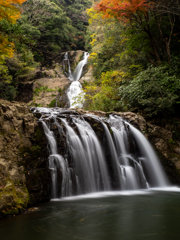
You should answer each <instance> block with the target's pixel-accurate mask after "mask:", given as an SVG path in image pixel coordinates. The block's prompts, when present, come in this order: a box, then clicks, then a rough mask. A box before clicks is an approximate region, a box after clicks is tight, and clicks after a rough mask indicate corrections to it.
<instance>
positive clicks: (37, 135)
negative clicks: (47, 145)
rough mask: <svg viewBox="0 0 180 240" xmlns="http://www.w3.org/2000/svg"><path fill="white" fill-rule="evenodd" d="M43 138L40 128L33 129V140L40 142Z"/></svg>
mask: <svg viewBox="0 0 180 240" xmlns="http://www.w3.org/2000/svg"><path fill="white" fill-rule="evenodd" d="M43 138H44V133H43V131H42V129H40V128H39V127H38V128H36V130H35V140H36V141H37V142H41V141H42V139H43Z"/></svg>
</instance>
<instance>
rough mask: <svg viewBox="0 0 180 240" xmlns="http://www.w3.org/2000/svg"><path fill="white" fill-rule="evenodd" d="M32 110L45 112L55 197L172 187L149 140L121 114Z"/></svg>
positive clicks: (58, 109) (43, 121)
mask: <svg viewBox="0 0 180 240" xmlns="http://www.w3.org/2000/svg"><path fill="white" fill-rule="evenodd" d="M34 109H35V110H34V111H35V112H41V113H42V117H41V118H40V121H41V122H42V124H43V128H44V132H45V135H46V137H47V140H48V144H49V152H50V155H49V168H50V170H51V178H52V199H57V198H59V197H68V196H73V195H81V194H87V193H95V192H102V191H104V192H107V191H114V190H116V191H120V190H121V191H123V192H124V191H125V192H128V193H129V192H133V193H132V194H134V192H137V191H139V190H141V191H142V190H143V189H149V190H150V189H152V188H153V189H154V188H159V187H161V188H162V187H163V189H164V187H167V186H169V182H168V180H167V178H166V175H165V173H164V170H163V168H162V167H161V164H160V161H159V159H158V157H157V156H156V154H155V152H154V150H153V148H152V147H151V145H150V143H149V142H148V141H147V139H146V138H145V137H144V136H143V134H142V133H141V132H139V131H138V130H137V129H136V128H134V127H133V126H132V125H131V124H129V123H127V122H126V121H124V120H123V119H122V118H121V117H119V116H116V115H111V116H110V117H109V118H104V119H101V118H99V117H97V116H93V115H84V116H83V115H78V114H77V113H76V112H75V111H73V110H68V109H60V108H54V109H46V108H34ZM51 129H53V131H51ZM96 131H97V132H96ZM61 139H62V140H61ZM62 144H64V147H63V148H62V147H61V146H62ZM132 190H133V191H132ZM104 194H105V195H106V193H104ZM112 194H113V193H112ZM122 194H123V193H122Z"/></svg>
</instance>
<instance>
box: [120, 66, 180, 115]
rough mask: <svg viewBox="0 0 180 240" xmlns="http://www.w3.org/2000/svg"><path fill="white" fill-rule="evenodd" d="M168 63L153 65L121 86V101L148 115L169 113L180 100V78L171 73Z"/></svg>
mask: <svg viewBox="0 0 180 240" xmlns="http://www.w3.org/2000/svg"><path fill="white" fill-rule="evenodd" d="M170 68H171V67H170V66H168V65H164V66H159V67H155V68H154V67H152V66H150V67H149V68H148V69H147V70H145V71H143V72H141V73H139V74H138V76H137V77H136V78H135V79H134V80H133V81H131V82H130V84H129V85H124V86H121V87H120V92H119V94H120V96H121V103H122V104H123V105H126V104H127V105H128V106H129V108H130V109H131V110H132V109H133V110H134V109H140V110H142V111H143V112H144V113H145V114H146V115H147V116H153V115H168V114H169V113H170V112H173V111H174V106H175V105H176V104H178V102H179V100H180V97H179V96H180V78H179V77H177V76H176V75H171V74H170V73H169V71H168V69H170Z"/></svg>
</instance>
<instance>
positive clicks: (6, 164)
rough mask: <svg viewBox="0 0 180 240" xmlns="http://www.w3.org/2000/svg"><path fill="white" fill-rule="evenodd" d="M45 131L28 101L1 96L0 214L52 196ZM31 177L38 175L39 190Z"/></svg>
mask: <svg viewBox="0 0 180 240" xmlns="http://www.w3.org/2000/svg"><path fill="white" fill-rule="evenodd" d="M43 134H44V132H43V130H42V127H41V126H38V124H37V118H36V117H35V116H34V115H33V114H32V113H31V112H30V109H29V107H28V106H27V105H26V104H24V103H21V104H20V103H18V102H13V103H12V102H8V101H6V100H0V218H1V217H4V216H7V215H15V214H19V213H21V212H23V211H24V210H23V209H24V208H26V207H27V206H30V205H32V204H36V203H38V202H41V201H47V200H49V198H50V182H51V181H50V173H49V169H48V149H47V142H46V138H45V136H44V135H43ZM41 146H42V150H41ZM38 151H39V152H38ZM38 154H39V155H38ZM34 172H36V174H34ZM32 178H36V181H37V179H38V193H37V192H36V188H37V186H35V185H33V181H32Z"/></svg>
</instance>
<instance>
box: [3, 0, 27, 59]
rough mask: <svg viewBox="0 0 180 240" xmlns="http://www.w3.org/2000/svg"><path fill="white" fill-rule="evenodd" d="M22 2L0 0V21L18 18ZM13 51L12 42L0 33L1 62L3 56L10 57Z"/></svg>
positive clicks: (11, 21) (11, 20) (12, 21)
mask: <svg viewBox="0 0 180 240" xmlns="http://www.w3.org/2000/svg"><path fill="white" fill-rule="evenodd" d="M23 2H25V0H0V21H1V20H6V21H8V22H10V23H15V22H16V20H17V19H18V18H20V13H21V10H20V5H21V4H22V3H23ZM13 52H14V43H12V42H9V40H8V37H7V36H6V35H4V34H0V62H1V63H2V62H3V60H4V58H5V57H9V58H10V57H12V56H13Z"/></svg>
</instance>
